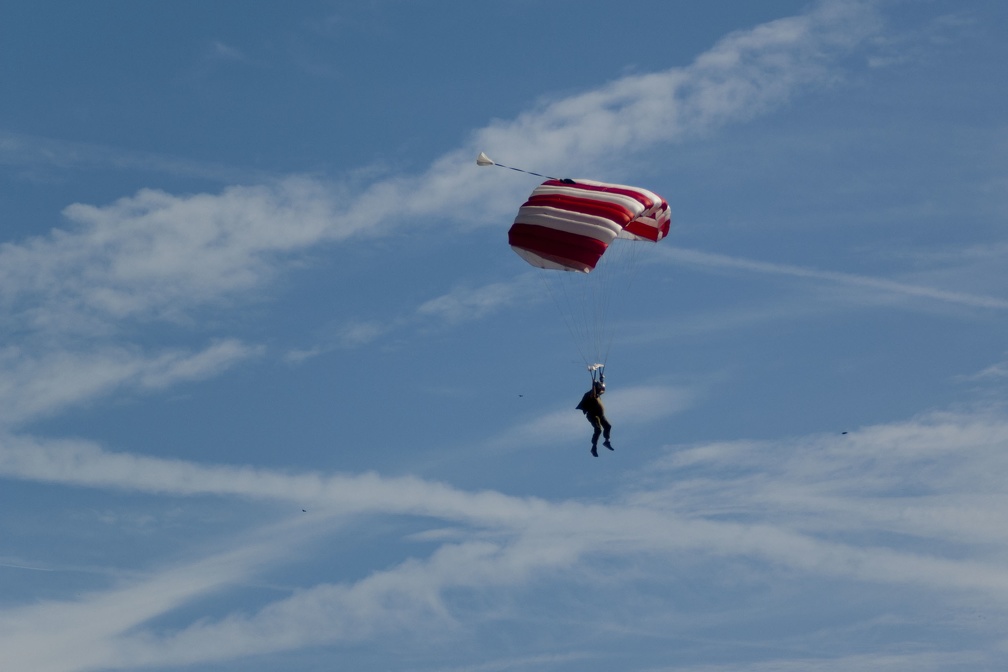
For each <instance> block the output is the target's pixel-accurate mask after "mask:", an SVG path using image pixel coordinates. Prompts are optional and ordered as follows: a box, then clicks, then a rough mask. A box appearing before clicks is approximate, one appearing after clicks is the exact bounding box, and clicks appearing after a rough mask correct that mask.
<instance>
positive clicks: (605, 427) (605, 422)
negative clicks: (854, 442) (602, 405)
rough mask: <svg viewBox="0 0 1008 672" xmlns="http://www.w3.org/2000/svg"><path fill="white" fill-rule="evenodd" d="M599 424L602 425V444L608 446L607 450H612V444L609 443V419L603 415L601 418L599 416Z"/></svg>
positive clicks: (610, 429) (610, 428)
mask: <svg viewBox="0 0 1008 672" xmlns="http://www.w3.org/2000/svg"><path fill="white" fill-rule="evenodd" d="M599 424H601V425H602V429H603V432H602V436H603V437H605V441H604V442H603V443H602V445H603V446H605V447H606V448H608V449H609V450H614V448H613V447H612V444H611V443H609V433H610V432H612V425H610V424H609V420H608V419H606V417H605V416H604V415H603V416H602V417H601V418H599Z"/></svg>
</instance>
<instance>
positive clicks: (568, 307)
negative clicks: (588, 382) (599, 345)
mask: <svg viewBox="0 0 1008 672" xmlns="http://www.w3.org/2000/svg"><path fill="white" fill-rule="evenodd" d="M536 275H537V276H538V277H539V278H540V279H541V280H542V283H543V287H544V288H545V289H546V293H547V294H549V296H550V299H552V300H553V304H554V306H555V307H556V312H557V313H559V314H560V317H561V318H562V319H563V322H564V326H565V327H567V332H568V333H569V334H570V337H571V340H572V341H574V347H575V348H577V351H578V354H579V355H581V359H582V361H584V363H585V365H590V364H591V362H592V360H591V358H590V354H589V353H588V352H586V351H585V347H586V345H588V344H589V336H590V335H591V333H592V329H591V326H590V322H589V320H588V318H587V317H586V311H585V307H584V305H583V301H584V296H583V293H579V292H574V291H571V289H572V288H571V284H570V279H569V278H568V276H572V275H580V274H579V273H565V272H560V273H537V274H536ZM579 299H580V300H579ZM579 303H580V304H582V305H577V304H579Z"/></svg>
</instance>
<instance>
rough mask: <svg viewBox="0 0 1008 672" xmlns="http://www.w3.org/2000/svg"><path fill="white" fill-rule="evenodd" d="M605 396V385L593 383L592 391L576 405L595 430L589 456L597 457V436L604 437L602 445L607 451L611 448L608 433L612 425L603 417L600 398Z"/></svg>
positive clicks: (603, 412) (603, 410)
mask: <svg viewBox="0 0 1008 672" xmlns="http://www.w3.org/2000/svg"><path fill="white" fill-rule="evenodd" d="M603 394H605V385H603V384H601V383H595V384H594V385H592V389H590V390H588V391H587V392H585V393H584V396H583V397H581V403H579V404H578V405H577V407H576V408H577V409H578V410H579V411H581V412H582V413H584V414H585V417H586V418H588V422H590V423H591V426H592V427H593V428H594V429H595V432H594V433H593V434H592V448H591V454H592V455H594V456H595V457H598V439H599V435H600V434H601V435H602V436H604V437H605V441H604V442H603V444H602V445H604V446H605V447H606V448H608V449H609V450H612V449H613V447H612V446H611V445H610V444H609V432H610V431H611V430H612V425H610V424H609V420H607V419H606V417H605V407H604V406H603V405H602V399H601V396H602V395H603Z"/></svg>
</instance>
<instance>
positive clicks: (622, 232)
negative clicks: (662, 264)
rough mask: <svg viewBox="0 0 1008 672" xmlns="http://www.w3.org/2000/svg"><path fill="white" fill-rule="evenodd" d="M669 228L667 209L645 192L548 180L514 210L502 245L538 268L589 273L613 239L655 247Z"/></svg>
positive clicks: (660, 201) (586, 181) (588, 183)
mask: <svg viewBox="0 0 1008 672" xmlns="http://www.w3.org/2000/svg"><path fill="white" fill-rule="evenodd" d="M670 224H671V213H670V212H669V207H668V203H666V202H665V199H664V198H662V197H661V196H658V195H657V194H655V193H652V192H650V191H648V190H646V189H640V188H638V187H628V186H626V185H622V184H607V183H605V182H595V181H593V180H554V179H549V180H546V181H545V182H543V183H542V184H541V185H539V186H538V187H536V189H535V191H533V192H532V194H531V195H530V196H529V198H528V200H527V201H525V204H524V205H522V206H521V207H520V208H519V209H518V214H517V216H516V217H515V220H514V224H512V225H511V230H510V231H508V242H509V243H510V244H511V248H512V249H513V250H514V251H515V252H517V253H518V254H519V256H521V257H522V258H523V259H525V261H527V262H528V263H530V264H532V265H533V266H536V267H538V268H544V269H556V270H562V271H577V272H580V273H590V272H591V271H592V270H594V268H595V265H596V264H597V263H598V261H599V259H600V258H601V257H602V255H603V254H604V253H605V251H606V249H608V247H609V244H610V243H612V242H613V240H614V239H616V238H617V237H618V238H629V239H634V240H645V241H652V242H657V241H659V240H661V239H662V238H664V237H665V236H666V235H668V232H669V225H670Z"/></svg>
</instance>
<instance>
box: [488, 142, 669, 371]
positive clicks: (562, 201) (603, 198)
mask: <svg viewBox="0 0 1008 672" xmlns="http://www.w3.org/2000/svg"><path fill="white" fill-rule="evenodd" d="M476 165H478V166H498V167H501V168H508V169H510V170H516V171H518V172H520V173H528V174H530V175H535V176H537V177H544V178H546V181H545V182H543V183H542V184H540V185H539V186H538V187H536V189H535V190H534V191H533V192H532V194H531V195H530V196H529V197H528V200H527V201H525V203H524V204H523V205H522V206H521V207H520V208H518V214H517V216H516V217H515V219H514V223H513V224H512V225H511V229H510V231H508V242H509V243H510V244H511V248H512V249H513V250H514V251H515V252H517V253H518V254H519V255H520V256H521V257H522V258H523V259H524V260H525V261H527V262H528V263H530V264H532V265H533V266H535V267H537V268H542V269H546V270H547V271H548V272H546V273H538V274H537V275H539V277H540V278H541V279H542V281H543V285H544V286H545V288H546V289H547V290H548V292H547V293H548V294H549V295H550V296H551V297H552V298H553V300H554V302H555V303H556V305H557V307H558V308H559V309H560V313H561V315H562V316H563V318H564V322H566V324H567V327H568V329H569V330H570V332H571V335H572V336H573V337H574V342H575V344H576V345H577V348H578V351H579V352H580V353H581V356H582V358H583V359H584V361H585V363H586V364H587V365H588V368H589V370H590V371H598V370H600V369H601V368H602V367H603V366H604V365H605V362H606V358H607V357H608V353H609V347H610V345H611V344H612V341H613V339H614V337H615V325H614V323H615V322H616V320H615V319H614V318H615V317H616V315H615V314H614V313H616V312H619V311H618V310H616V309H618V308H620V307H622V305H623V304H624V302H625V300H626V298H627V296H628V295H627V293H626V292H627V289H628V287H629V280H630V277H631V275H632V273H633V269H634V266H635V260H636V256H637V252H638V250H640V249H641V248H647V247H650V246H648V245H639V244H638V243H637V242H636V241H649V242H658V241H659V240H661V239H662V238H664V237H665V236H666V235H668V232H669V226H670V224H671V219H672V218H671V213H670V212H669V206H668V203H667V202H666V201H665V199H664V198H662V197H661V196H658V195H657V194H655V193H653V192H650V191H648V190H647V189H641V188H639V187H628V186H626V185H622V184H607V183H605V182H595V181H594V180H559V179H556V178H554V177H548V176H546V175H541V174H539V173H533V172H531V171H528V170H522V169H521V168H512V167H511V166H505V165H503V164H500V163H497V162H495V161H493V160H492V159H491V158H490V157H488V156H487V155H486V154H484V153H482V152H481V153H480V155H479V156H478V157H477V158H476ZM617 239H626V240H620V241H619V242H618V243H617V244H613V243H614V241H616V240H617ZM596 266H597V267H598V268H597V269H596ZM554 270H560V271H574V272H573V273H555V272H553V271H554ZM593 379H594V375H593Z"/></svg>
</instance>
